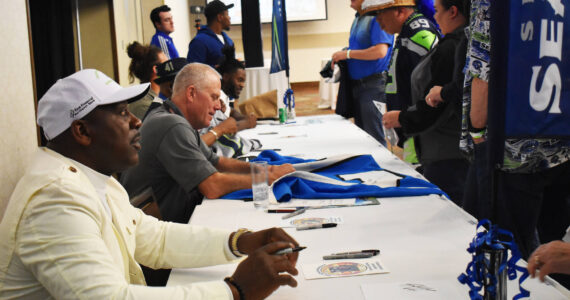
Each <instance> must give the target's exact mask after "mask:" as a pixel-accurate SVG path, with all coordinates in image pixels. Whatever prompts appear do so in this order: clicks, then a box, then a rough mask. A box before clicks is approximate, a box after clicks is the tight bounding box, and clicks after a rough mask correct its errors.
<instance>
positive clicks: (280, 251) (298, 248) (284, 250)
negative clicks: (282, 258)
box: [273, 247, 307, 255]
mask: <svg viewBox="0 0 570 300" xmlns="http://www.w3.org/2000/svg"><path fill="white" fill-rule="evenodd" d="M306 248H307V247H295V248H285V249H281V250H279V251H277V252H275V253H273V255H283V254H289V253H293V252H299V251H301V250H303V249H306Z"/></svg>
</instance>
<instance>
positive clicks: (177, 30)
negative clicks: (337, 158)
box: [164, 0, 203, 57]
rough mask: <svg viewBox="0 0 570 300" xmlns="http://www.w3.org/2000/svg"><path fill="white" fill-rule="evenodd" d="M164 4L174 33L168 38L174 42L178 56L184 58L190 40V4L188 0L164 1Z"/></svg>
mask: <svg viewBox="0 0 570 300" xmlns="http://www.w3.org/2000/svg"><path fill="white" fill-rule="evenodd" d="M164 4H166V5H168V6H169V7H170V9H171V11H170V13H172V18H173V19H174V32H173V33H171V34H170V37H171V38H172V40H173V41H174V45H175V46H176V50H178V54H179V55H180V56H182V57H186V54H187V53H188V44H189V43H190V40H192V37H191V36H190V4H189V2H188V0H164ZM202 5H203V4H202ZM192 25H193V24H192Z"/></svg>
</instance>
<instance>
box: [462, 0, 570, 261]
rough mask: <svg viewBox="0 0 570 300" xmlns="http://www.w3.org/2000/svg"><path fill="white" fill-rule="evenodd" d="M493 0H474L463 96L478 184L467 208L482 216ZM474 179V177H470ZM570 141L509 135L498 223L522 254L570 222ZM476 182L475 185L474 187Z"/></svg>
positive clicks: (466, 142) (465, 133) (467, 147)
mask: <svg viewBox="0 0 570 300" xmlns="http://www.w3.org/2000/svg"><path fill="white" fill-rule="evenodd" d="M490 5H491V1H490V0H473V1H472V10H471V22H470V33H469V43H468V50H467V61H466V66H465V89H464V100H463V119H462V135H461V139H462V140H461V144H460V147H461V149H462V150H464V151H465V152H466V153H468V154H469V155H471V156H472V157H473V158H474V160H473V163H472V166H471V170H470V174H469V175H468V179H467V181H468V182H467V183H466V185H467V186H469V184H470V183H471V184H474V191H473V192H475V196H474V197H471V199H469V197H468V196H469V195H474V193H472V192H470V190H469V187H466V191H465V195H466V196H467V197H466V198H465V199H464V208H465V209H466V210H467V211H468V212H470V213H472V214H473V215H474V216H475V217H477V218H484V217H490V216H491V207H490V203H489V201H488V199H489V198H490V197H489V196H490V190H489V189H490V185H489V184H488V182H487V183H486V182H482V181H480V180H479V181H477V180H478V179H477V178H479V179H482V178H485V177H486V176H482V175H485V174H488V172H487V171H486V170H485V168H487V165H488V163H487V157H486V147H487V145H486V144H487V143H485V139H486V126H487V102H488V82H489V75H490V68H491V67H492V65H491V61H490V49H491V38H490V10H489V8H490ZM470 179H471V182H470ZM568 182H570V141H568V140H559V139H507V140H506V141H505V151H504V160H503V165H502V166H501V169H500V171H499V172H498V176H497V187H498V191H497V207H498V214H497V220H496V222H497V224H498V225H499V226H500V227H502V228H505V229H508V230H510V231H511V232H512V233H513V234H514V236H515V240H516V242H517V244H518V246H519V249H520V250H521V253H522V255H523V257H525V258H526V257H528V255H529V254H530V253H531V252H532V251H533V250H534V249H535V248H536V247H537V246H538V245H539V239H538V236H537V230H538V234H539V236H540V240H541V241H542V242H548V241H550V240H553V239H558V238H559V237H560V236H562V235H563V234H564V230H565V229H566V228H567V227H568V225H569V224H570V216H569V214H568V207H567V204H566V201H567V200H566V199H568V197H569V196H570V190H569V189H568V188H567V186H566V185H567V184H568ZM472 187H473V186H472Z"/></svg>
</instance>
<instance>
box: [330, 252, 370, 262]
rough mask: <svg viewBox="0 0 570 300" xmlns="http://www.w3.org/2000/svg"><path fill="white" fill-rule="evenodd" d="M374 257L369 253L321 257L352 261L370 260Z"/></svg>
mask: <svg viewBox="0 0 570 300" xmlns="http://www.w3.org/2000/svg"><path fill="white" fill-rule="evenodd" d="M372 256H374V254H373V253H370V252H362V253H350V254H331V255H325V256H323V259H327V260H328V259H354V258H370V257H372Z"/></svg>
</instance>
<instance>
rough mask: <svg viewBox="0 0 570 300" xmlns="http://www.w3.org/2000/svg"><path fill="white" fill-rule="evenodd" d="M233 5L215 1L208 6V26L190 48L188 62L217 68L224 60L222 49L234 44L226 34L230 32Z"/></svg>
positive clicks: (204, 27) (202, 29) (198, 34)
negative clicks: (230, 11) (230, 14)
mask: <svg viewBox="0 0 570 300" xmlns="http://www.w3.org/2000/svg"><path fill="white" fill-rule="evenodd" d="M232 7H234V5H233V4H228V5H225V4H224V3H223V2H222V1H219V0H214V1H212V2H210V3H208V4H207V5H206V8H205V9H204V15H206V22H207V25H206V26H202V27H201V28H200V30H198V33H197V34H196V36H195V37H194V38H193V39H192V41H190V45H189V46H188V55H187V56H186V59H187V60H188V62H199V63H203V64H207V65H210V66H211V67H214V68H215V67H216V66H217V65H218V64H219V63H220V59H221V58H222V56H223V54H222V48H223V47H224V46H233V45H234V42H233V41H232V39H230V37H229V36H228V35H227V34H226V33H225V32H224V30H230V25H231V20H230V16H229V15H228V9H230V8H232Z"/></svg>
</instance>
